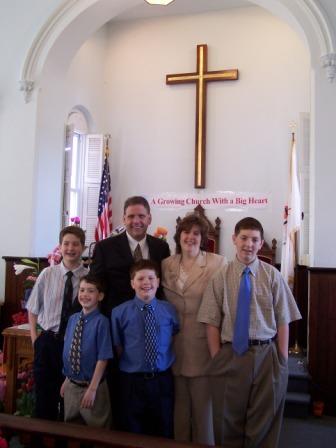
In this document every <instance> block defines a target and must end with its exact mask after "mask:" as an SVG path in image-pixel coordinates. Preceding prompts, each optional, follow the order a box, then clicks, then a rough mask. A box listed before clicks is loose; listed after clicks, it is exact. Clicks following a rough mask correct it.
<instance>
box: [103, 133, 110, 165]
mask: <svg viewBox="0 0 336 448" xmlns="http://www.w3.org/2000/svg"><path fill="white" fill-rule="evenodd" d="M104 137H105V149H104V158H105V157H106V158H107V159H108V158H109V155H110V148H109V140H110V138H111V134H105V135H104Z"/></svg>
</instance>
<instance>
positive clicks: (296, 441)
mask: <svg viewBox="0 0 336 448" xmlns="http://www.w3.org/2000/svg"><path fill="white" fill-rule="evenodd" d="M329 447H336V417H326V416H324V417H322V418H316V417H309V418H308V419H306V420H304V419H295V418H285V419H284V422H283V426H282V431H281V437H280V443H279V448H329Z"/></svg>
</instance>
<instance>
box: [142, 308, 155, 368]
mask: <svg viewBox="0 0 336 448" xmlns="http://www.w3.org/2000/svg"><path fill="white" fill-rule="evenodd" d="M144 312H145V361H146V364H147V366H148V367H149V368H150V370H155V368H156V358H157V348H158V338H157V334H156V321H155V316H154V310H153V307H152V305H145V306H144Z"/></svg>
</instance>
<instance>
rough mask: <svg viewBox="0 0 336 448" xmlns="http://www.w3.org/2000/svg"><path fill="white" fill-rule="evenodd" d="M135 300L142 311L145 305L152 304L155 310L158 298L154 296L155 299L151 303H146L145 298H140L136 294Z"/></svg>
mask: <svg viewBox="0 0 336 448" xmlns="http://www.w3.org/2000/svg"><path fill="white" fill-rule="evenodd" d="M134 302H135V304H136V306H137V307H138V308H139V309H140V311H143V310H144V307H145V305H152V307H153V310H155V307H156V303H157V298H156V297H154V299H152V300H151V301H150V302H149V303H145V302H144V301H143V300H141V299H139V297H137V296H135V297H134Z"/></svg>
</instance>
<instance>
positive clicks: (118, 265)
mask: <svg viewBox="0 0 336 448" xmlns="http://www.w3.org/2000/svg"><path fill="white" fill-rule="evenodd" d="M147 244H148V249H149V257H150V259H151V260H153V261H156V263H157V264H158V266H159V268H161V261H162V260H163V259H164V258H167V257H169V255H170V251H169V246H168V244H167V243H166V242H165V241H162V240H160V239H159V238H155V237H153V236H151V235H147ZM133 262H134V261H133V256H132V253H131V249H130V247H129V243H128V239H127V235H126V232H123V233H121V234H120V235H117V236H112V237H109V238H106V239H105V240H103V241H100V242H99V243H97V244H96V247H95V250H94V253H93V260H92V264H91V266H90V272H91V273H93V274H95V275H97V276H98V277H100V278H101V279H103V280H104V282H105V285H106V295H105V298H104V299H103V302H102V312H103V313H104V314H105V315H106V316H108V317H110V316H111V310H112V308H114V307H116V306H117V305H120V303H123V302H125V301H126V300H130V299H133V297H134V290H133V289H132V287H131V283H130V275H129V270H130V267H131V265H132V264H133ZM160 296H161V297H163V293H162V289H161V288H159V291H158V294H157V297H159V298H160Z"/></svg>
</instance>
